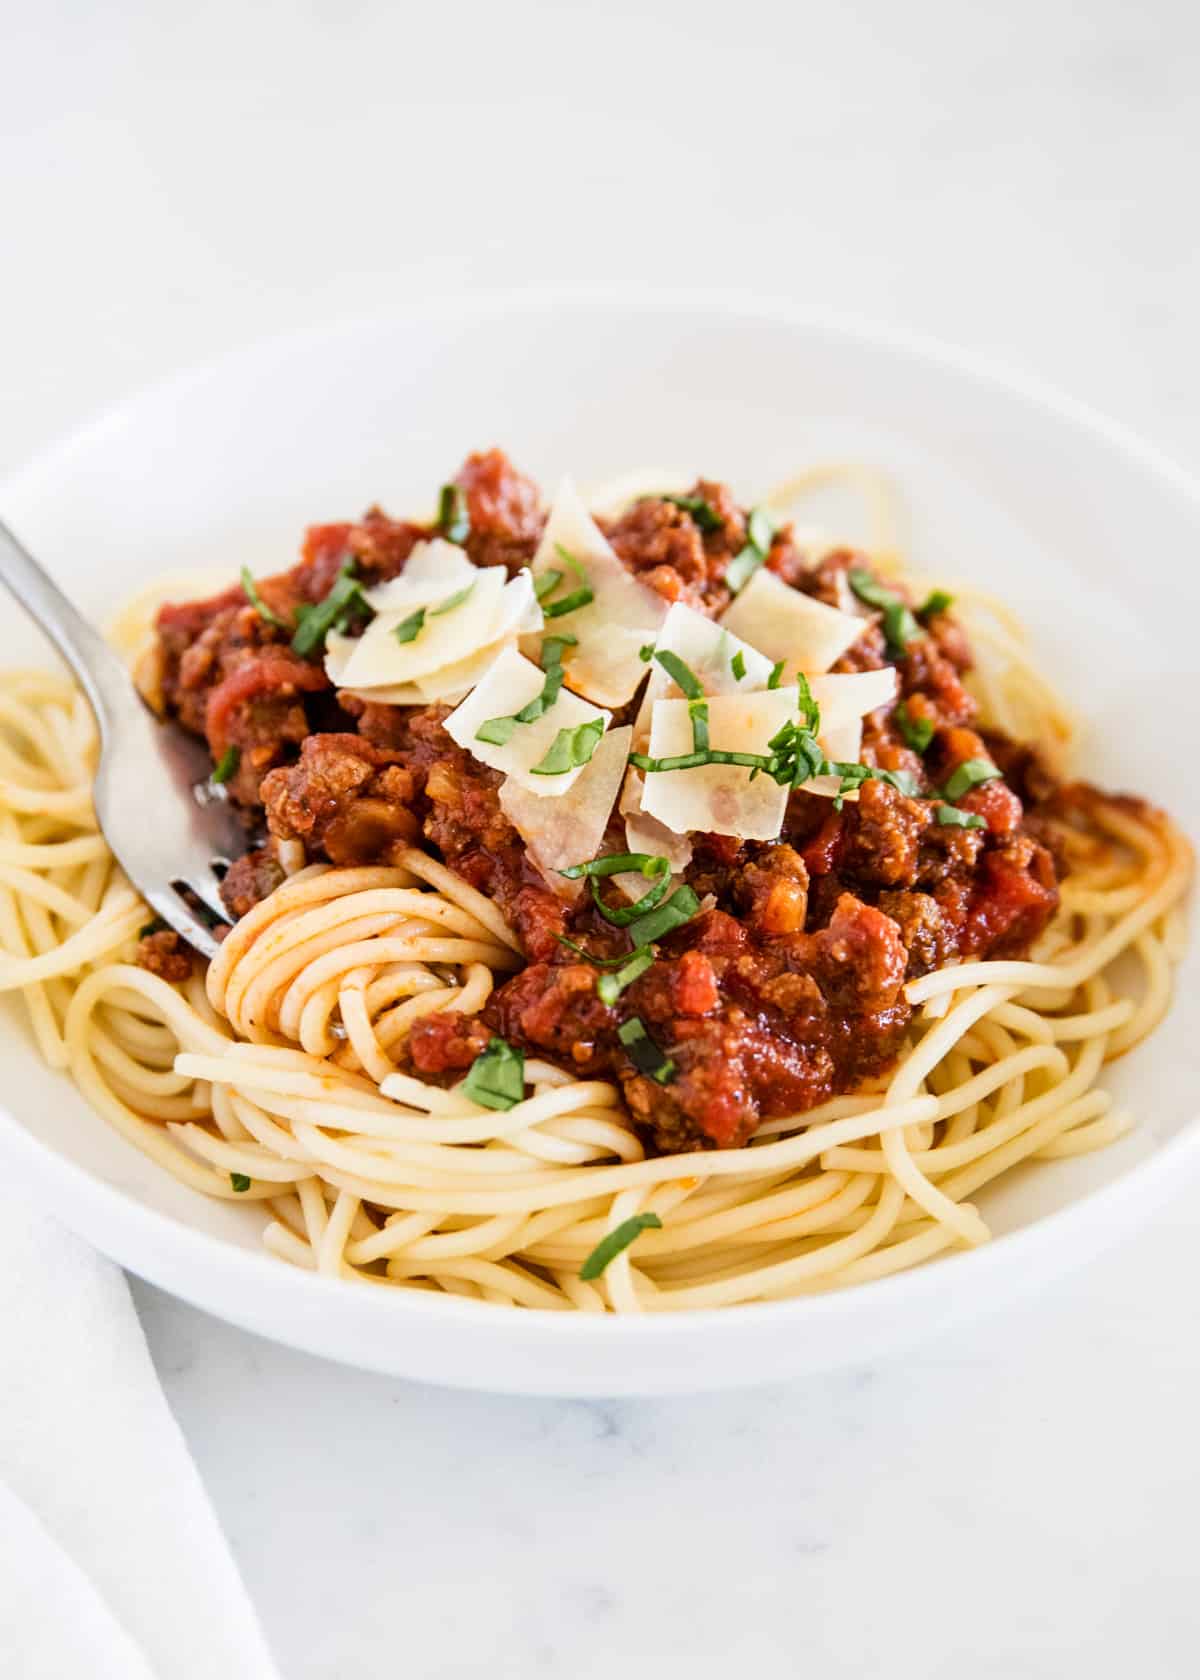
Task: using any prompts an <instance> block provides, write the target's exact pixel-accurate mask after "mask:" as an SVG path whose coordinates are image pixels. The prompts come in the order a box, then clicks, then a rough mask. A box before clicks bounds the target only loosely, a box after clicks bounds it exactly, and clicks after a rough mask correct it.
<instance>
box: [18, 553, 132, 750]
mask: <svg viewBox="0 0 1200 1680" xmlns="http://www.w3.org/2000/svg"><path fill="white" fill-rule="evenodd" d="M0 583H3V584H4V586H5V588H6V589H8V590H9V592H10V593H11V594H12V595H13V596H14V597H15V598H16V600H17V601H19V602H20V604H21V606H23V607H24V608H25V611H26V612H27V613H28V614H29V615H30V617H31V618H34V619H36V621H37V623H38V624H39V625H40V626H41V627H42V629H43V630H44V631H45V632H46V634H47V635H48V636H49V638H50V640H51V641H52V642H53V643H54V645H55V647H56V648H57V649H58V651H59V653H61V654H62V656H63V658H64V659H65V660H66V662H67V664H68V665H69V666H70V667H71V669H72V671H74V673H75V675H76V676H77V677H78V678H79V681H80V684H81V685H82V687H83V691H84V693H85V694H86V695H87V697H88V700H89V701H90V702H91V706H92V710H93V711H94V712H95V714H96V719H97V722H98V723H99V724H100V728H101V730H103V729H104V728H105V726H106V725H107V723H108V720H109V718H110V717H111V716H112V715H113V713H114V711H115V709H116V706H117V705H118V704H119V703H120V701H121V699H122V698H123V697H124V696H125V694H126V691H127V688H128V681H129V679H128V675H127V673H126V671H125V667H124V666H123V665H122V663H121V661H120V659H118V657H117V655H116V654H115V653H114V652H113V650H112V649H111V648H110V647H109V646H108V643H107V642H106V641H105V640H104V638H103V637H102V636H101V635H100V634H99V632H98V631H97V630H95V629H94V628H93V627H92V625H90V624H89V623H88V621H87V619H86V618H84V617H83V615H82V614H81V613H79V612H78V611H77V610H76V609H75V608H74V607H73V606H72V605H71V603H70V601H68V599H67V597H66V596H65V595H64V594H63V592H62V590H61V589H60V588H59V587H58V585H57V584H56V583H55V581H54V579H53V578H52V577H51V576H50V574H49V572H47V571H45V570H44V569H43V568H42V567H41V566H39V565H38V563H37V561H36V560H35V559H34V558H33V555H32V554H30V553H29V551H28V549H26V548H24V547H23V546H22V545H21V543H19V542H18V541H17V539H16V537H15V536H14V535H13V534H12V532H11V531H10V530H9V528H8V526H7V525H5V524H3V523H2V522H0Z"/></svg>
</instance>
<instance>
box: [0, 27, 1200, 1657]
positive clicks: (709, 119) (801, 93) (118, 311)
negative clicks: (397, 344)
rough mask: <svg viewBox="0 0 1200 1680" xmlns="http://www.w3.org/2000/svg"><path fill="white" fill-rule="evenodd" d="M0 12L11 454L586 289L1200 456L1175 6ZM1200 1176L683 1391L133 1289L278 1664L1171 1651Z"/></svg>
mask: <svg viewBox="0 0 1200 1680" xmlns="http://www.w3.org/2000/svg"><path fill="white" fill-rule="evenodd" d="M0 18H2V19H3V24H4V27H3V47H2V48H0V51H2V55H3V87H4V93H3V100H2V102H0V136H2V142H0V218H2V220H0V228H2V233H0V240H2V242H3V244H2V247H0V250H2V259H0V298H2V299H3V303H4V309H3V315H2V317H0V319H2V322H3V325H2V326H0V345H2V350H3V355H2V360H0V368H2V373H0V475H2V474H3V472H4V471H5V470H6V469H8V468H9V467H12V466H15V465H16V464H18V463H19V462H20V461H21V460H22V459H24V458H25V457H27V456H28V455H30V454H32V453H34V452H35V451H36V450H37V449H38V447H39V446H40V445H42V444H43V443H45V442H47V441H48V440H50V439H51V438H52V437H54V436H55V435H56V434H58V433H60V432H61V431H63V430H64V429H67V428H69V427H71V426H73V425H74V424H75V423H77V422H78V421H79V420H81V419H82V418H84V417H86V416H87V415H88V414H89V413H91V412H92V411H94V410H95V409H97V408H99V407H101V406H103V405H105V404H107V403H109V402H110V401H112V400H113V399H115V398H117V397H119V396H121V395H123V394H124V393H126V392H127V391H129V390H132V389H133V388H135V387H136V386H138V385H139V384H141V383H144V382H145V381H147V380H150V379H154V378H157V377H159V376H160V375H162V374H164V373H166V372H168V371H170V370H172V369H174V368H175V367H177V366H179V365H180V364H185V363H191V362H195V361H198V360H202V359H204V358H205V357H207V356H210V355H212V354H213V353H215V352H219V351H222V350H225V349H228V348H230V347H235V346H237V345H239V344H243V343H248V342H250V341H252V340H254V339H255V338H257V337H259V336H261V335H262V334H264V333H267V332H272V331H276V330H278V329H282V328H287V327H290V326H296V325H301V324H305V323H308V322H311V321H313V320H321V319H326V318H335V317H338V316H344V315H348V314H354V313H361V312H379V311H381V310H391V309H402V308H403V306H404V299H405V296H406V295H407V294H410V293H413V292H427V291H435V292H445V291H450V290H459V289H463V288H467V287H472V286H487V287H494V286H498V285H511V286H515V287H521V286H526V285H529V286H534V285H538V284H544V283H547V282H553V283H563V282H567V283H578V284H580V285H587V286H593V285H597V284H600V285H603V284H610V283H611V284H616V285H621V286H635V287H642V288H647V289H651V288H655V287H678V286H686V285H691V284H694V285H698V286H702V287H705V288H712V287H726V286H735V287H742V288H746V289H749V290H751V291H758V292H769V293H776V294H783V295H786V296H789V297H790V298H792V299H793V300H794V301H795V302H797V303H798V304H801V305H803V306H805V307H807V308H810V309H812V310H813V311H817V312H829V311H834V312H838V313H843V314H851V315H861V316H866V317H869V318H875V319H879V320H882V321H885V322H888V323H890V324H894V325H899V326H903V327H910V328H916V329H918V330H922V331H925V332H928V333H932V334H935V335H938V336H940V337H944V338H947V339H949V340H951V341H956V342H958V343H962V344H967V345H970V346H973V347H976V348H978V349H982V350H985V351H988V352H990V353H992V354H993V355H994V356H995V357H997V358H998V359H1001V360H1004V361H1007V362H1009V363H1010V364H1012V365H1014V366H1016V367H1018V368H1022V369H1026V370H1032V371H1035V372H1036V373H1038V374H1039V375H1041V376H1043V377H1044V378H1047V379H1049V380H1050V381H1052V382H1054V383H1057V384H1060V385H1062V386H1064V387H1065V388H1067V389H1068V390H1070V391H1071V392H1073V393H1074V394H1076V395H1078V396H1081V397H1084V398H1085V399H1088V400H1090V401H1092V402H1094V403H1095V404H1097V405H1098V406H1099V407H1101V408H1103V409H1106V410H1109V411H1111V412H1113V413H1114V414H1117V415H1119V416H1120V417H1121V418H1123V419H1125V420H1126V421H1128V422H1130V423H1132V424H1133V425H1134V426H1136V427H1138V428H1139V429H1141V430H1142V431H1143V432H1145V433H1146V434H1147V435H1148V436H1149V437H1151V438H1152V439H1153V440H1155V441H1156V442H1158V443H1160V444H1163V445H1165V446H1166V447H1167V449H1168V450H1170V451H1171V452H1172V453H1174V454H1175V455H1177V456H1178V457H1179V458H1180V459H1182V460H1183V461H1184V462H1185V463H1188V464H1191V465H1192V466H1193V467H1196V466H1197V465H1200V393H1198V391H1197V381H1196V351H1197V345H1198V342H1200V337H1198V334H1197V330H1196V326H1195V307H1196V298H1197V296H1198V295H1200V246H1198V243H1197V236H1196V230H1195V214H1194V186H1195V173H1196V163H1197V157H1196V153H1197V142H1198V141H1200V102H1198V101H1200V95H1198V93H1197V86H1198V71H1200V63H1198V57H1200V53H1198V49H1200V21H1198V14H1197V13H1196V11H1195V9H1194V8H1193V7H1192V6H1190V5H1186V4H1184V3H1182V0H1151V3H1149V4H1145V3H1144V4H1142V5H1140V6H1131V5H1129V4H1128V0H1122V3H1119V4H1118V3H1116V0H1090V3H1089V0H1075V3H1067V0H1040V3H1030V0H1007V3H1006V4H1004V5H988V6H982V5H972V4H970V3H969V0H959V3H934V0H922V3H912V0H909V3H905V4H899V3H897V4H889V3H887V0H877V3H875V4H871V5H863V4H842V5H838V4H836V0H835V3H833V4H830V3H829V0H825V3H824V4H821V5H819V6H817V5H811V4H802V3H785V0H774V3H769V0H741V3H739V4H737V5H729V4H722V5H714V4H711V3H710V0H696V3H694V4H692V5H688V6H684V5H677V4H657V5H655V4H646V3H643V4H640V5H635V4H633V3H632V0H609V3H607V4H604V5H599V4H594V5H590V6H584V5H576V4H571V3H560V4H557V5H551V4H538V3H537V0H510V3H509V4H507V5H505V4H500V3H499V0H492V3H491V4H480V3H478V0H460V3H459V4H457V5H453V6H451V5H446V4H444V3H443V4H441V5H438V4H436V3H434V0H428V3H426V4H424V5H421V6H419V7H417V6H409V5H403V4H395V5H390V6H389V5H385V4H373V3H371V0H313V3H311V4H308V5H288V4H283V3H276V4H253V3H250V0H242V3H240V4H238V3H231V0H210V3H208V4H205V5H203V6H195V7H193V6H188V7H184V6H182V5H178V4H176V5H171V4H156V5H152V4H145V5H140V6H139V5H136V4H132V3H130V0H109V3H108V4H105V5H98V4H96V3H95V0H92V3H91V4H86V3H84V0H57V3H55V0H42V3H40V4H38V5H37V6H30V5H23V6H20V7H18V6H17V5H16V4H15V0H3V3H2V4H0ZM463 425H464V436H463V442H464V446H466V445H467V444H472V443H479V444H486V443H489V442H492V441H502V440H492V439H474V438H473V437H472V436H471V433H470V415H469V412H468V413H465V414H464V421H463ZM353 511H354V510H337V509H314V510H313V513H314V517H318V516H333V515H336V514H337V513H339V512H353ZM1130 560H1131V564H1135V565H1136V564H1137V562H1138V557H1137V556H1136V555H1131V556H1130ZM1177 563H1180V564H1195V563H1196V560H1195V557H1191V556H1180V557H1178V562H1177ZM1196 1189H1197V1186H1196V1185H1195V1184H1192V1185H1191V1186H1183V1185H1181V1186H1180V1192H1179V1195H1178V1197H1177V1199H1176V1200H1175V1202H1174V1203H1173V1205H1172V1206H1171V1207H1170V1208H1169V1209H1168V1210H1167V1212H1166V1213H1165V1214H1164V1216H1163V1217H1162V1219H1161V1221H1160V1222H1159V1223H1158V1224H1156V1226H1155V1227H1154V1228H1153V1229H1150V1230H1147V1231H1145V1232H1143V1233H1142V1234H1141V1235H1140V1237H1139V1238H1138V1239H1137V1240H1136V1241H1135V1242H1133V1243H1130V1244H1126V1245H1125V1246H1123V1247H1122V1248H1120V1249H1118V1250H1117V1251H1114V1252H1113V1253H1112V1254H1111V1255H1109V1256H1106V1257H1104V1258H1102V1259H1099V1260H1097V1261H1096V1262H1095V1263H1094V1264H1092V1265H1090V1266H1089V1267H1088V1268H1087V1269H1086V1271H1084V1272H1083V1273H1081V1274H1080V1276H1079V1277H1078V1278H1077V1279H1076V1280H1075V1281H1074V1282H1072V1283H1070V1284H1067V1285H1063V1286H1060V1287H1057V1288H1055V1290H1054V1291H1053V1292H1052V1293H1050V1294H1049V1295H1047V1296H1046V1297H1045V1298H1044V1299H1042V1300H1040V1301H1039V1302H1037V1303H1035V1304H1033V1305H1029V1304H1027V1305H1025V1306H1023V1307H1021V1308H1020V1309H1019V1310H1018V1312H1016V1313H1015V1314H1014V1315H1012V1316H1010V1317H1008V1318H1006V1319H1003V1320H1000V1321H995V1322H988V1323H981V1324H979V1325H978V1326H975V1327H974V1328H973V1329H972V1330H971V1331H970V1332H969V1333H960V1334H959V1335H958V1336H956V1338H955V1339H954V1340H953V1341H952V1342H947V1341H946V1340H944V1339H943V1340H942V1341H940V1342H939V1341H932V1342H930V1344H929V1345H928V1346H927V1347H926V1348H925V1349H924V1350H922V1351H920V1352H918V1353H915V1354H913V1355H910V1356H908V1357H907V1358H905V1359H904V1360H902V1361H900V1362H898V1363H896V1364H893V1365H889V1366H883V1365H867V1364H864V1365H863V1366H862V1367H861V1368H859V1369H856V1370H852V1371H847V1372H845V1373H842V1374H839V1375H837V1376H831V1377H829V1378H826V1379H823V1380H820V1381H816V1382H809V1383H806V1384H804V1385H797V1386H795V1387H791V1388H780V1389H775V1390H771V1391H767V1392H758V1393H751V1394H746V1395H740V1396H739V1395H734V1396H724V1397H714V1398H700V1399H696V1400H692V1401H661V1402H653V1403H641V1402H621V1403H596V1404H583V1403H577V1402H571V1403H561V1404H560V1403H553V1402H543V1401H536V1402H535V1401H521V1400H515V1399H494V1398H488V1397H481V1396H467V1395H447V1394H444V1393H438V1392H434V1391H432V1390H423V1389H420V1388H416V1387H412V1386H406V1385H403V1384H400V1383H396V1382H392V1381H389V1380H385V1379H382V1378H376V1377H367V1376H362V1375H357V1374H355V1373H352V1372H348V1371H342V1370H338V1369H335V1368H333V1367H330V1366H326V1365H323V1364H321V1363H319V1362H318V1361H315V1360H312V1359H309V1358H306V1357H304V1356H302V1355H299V1354H293V1353H290V1352H286V1351H283V1350H280V1349H277V1348H273V1347H271V1346H269V1345H267V1344H265V1343H263V1342H259V1341H257V1340H255V1339H254V1338H252V1337H249V1336H246V1335H243V1334H241V1333H239V1332H236V1331H233V1330H230V1329H227V1328H225V1327H223V1326H221V1325H218V1324H216V1323H213V1322H211V1321H209V1320H207V1319H205V1318H203V1317H202V1316H201V1315H199V1314H197V1313H195V1312H193V1311H191V1310H190V1309H188V1308H185V1307H183V1306H180V1305H178V1304H176V1303H174V1302H172V1301H170V1300H168V1299H167V1298H166V1297H164V1296H162V1295H159V1294H158V1293H156V1292H155V1291H153V1290H150V1289H147V1288H142V1287H139V1288H138V1290H137V1297H138V1302H139V1306H140V1308H141V1311H142V1314H143V1319H144V1322H145V1324H146V1328H147V1331H148V1333H149V1336H150V1341H151V1346H152V1349H153V1351H154V1355H155V1358H156V1360H157V1362H158V1366H159V1369H160V1371H161V1373H162V1375H163V1377H164V1380H165V1382H166V1384H167V1388H168V1393H169V1395H170V1398H171V1400H172V1402H173V1404H174V1405H175V1407H176V1409H177V1412H178V1414H179V1416H180V1419H181V1421H182V1423H183V1426H184V1428H185V1430H186V1432H187V1434H188V1437H189V1440H190V1442H191V1445H192V1448H193V1450H194V1452H195V1454H196V1458H197V1461H198V1463H199V1466H200V1469H201V1472H202V1474H203V1475H204V1476H205V1479H206V1481H207V1483H208V1485H209V1488H210V1490H211V1492H212V1494H213V1497H214V1499H215V1501H216V1504H217V1507H218V1510H219V1512H220V1514H221V1516H222V1518H223V1520H224V1522H225V1524H226V1528H227V1530H228V1533H229V1535H230V1538H231V1541H232V1543H233V1546H234V1548H235V1551H236V1553H237V1556H238V1558H239V1561H240V1563H241V1565H242V1568H243V1570H244V1572H245V1574H246V1577H247V1580H248V1584H249V1586H250V1590H251V1592H252V1594H253V1596H254V1599H255V1602H256V1604H257V1606H258V1608H259V1611H260V1613H261V1615H262V1617H263V1619H264V1621H265V1624H266V1628H267V1632H268V1635H269V1636H270V1638H271V1639H272V1641H273V1644H274V1646H275V1648H276V1651H277V1652H278V1655H279V1658H280V1662H281V1666H282V1668H283V1670H284V1673H285V1676H286V1680H311V1677H315V1676H331V1677H332V1676H338V1677H340V1676H341V1675H343V1674H349V1673H351V1672H354V1671H356V1670H358V1669H360V1668H361V1669H363V1670H365V1671H366V1672H369V1673H378V1672H385V1671H386V1672H391V1671H393V1670H395V1671H397V1672H399V1671H403V1672H405V1673H407V1674H411V1675H413V1676H415V1677H418V1680H438V1677H442V1676H463V1675H474V1674H477V1673H482V1672H483V1671H484V1670H485V1669H486V1670H487V1671H488V1672H489V1673H493V1674H500V1675H502V1676H505V1677H507V1676H516V1677H518V1680H524V1677H525V1676H536V1675H540V1674H546V1675H550V1676H555V1677H558V1676H563V1675H570V1676H572V1680H590V1677H591V1676H593V1675H594V1676H604V1677H605V1680H610V1677H611V1676H612V1675H613V1674H620V1673H626V1672H629V1671H630V1670H632V1669H634V1668H636V1669H637V1670H639V1671H650V1670H652V1669H657V1670H659V1671H660V1672H664V1673H667V1674H674V1673H677V1672H687V1673H689V1674H691V1675H694V1676H700V1677H703V1676H708V1675H713V1676H716V1675H719V1674H720V1675H723V1674H725V1673H727V1672H729V1671H730V1669H731V1668H732V1669H734V1670H735V1671H736V1672H742V1673H752V1674H755V1675H760V1676H764V1677H767V1680H773V1677H775V1676H784V1675H792V1674H794V1673H800V1672H805V1673H809V1674H812V1675H813V1676H816V1677H818V1680H823V1677H824V1676H841V1675H843V1674H845V1675H850V1674H855V1675H857V1674H865V1673H869V1672H874V1673H880V1672H883V1673H887V1674H888V1675H891V1676H896V1677H899V1680H909V1677H911V1680H918V1677H920V1680H924V1677H925V1676H930V1675H935V1676H940V1675H951V1674H953V1675H956V1676H957V1675H959V1674H961V1673H965V1672H969V1673H971V1674H972V1675H973V1676H974V1677H975V1680H993V1677H994V1680H1008V1677H1009V1676H1012V1675H1014V1674H1016V1673H1021V1674H1022V1675H1023V1676H1028V1677H1033V1680H1037V1677H1040V1676H1043V1675H1044V1676H1046V1677H1047V1680H1049V1677H1050V1676H1054V1677H1055V1680H1058V1677H1060V1676H1062V1675H1064V1674H1068V1675H1074V1674H1077V1673H1078V1674H1083V1673H1087V1674H1088V1675H1089V1676H1092V1677H1098V1680H1107V1677H1109V1676H1112V1677H1113V1680H1116V1677H1118V1676H1120V1677H1122V1680H1124V1677H1125V1676H1126V1675H1127V1674H1128V1673H1129V1672H1130V1671H1131V1670H1133V1671H1135V1672H1137V1673H1139V1674H1147V1675H1152V1676H1154V1677H1156V1680H1157V1677H1160V1676H1163V1677H1174V1676H1180V1677H1182V1676H1184V1675H1191V1674H1193V1673H1194V1672H1195V1651H1196V1648H1197V1640H1198V1639H1200V1602H1198V1597H1197V1593H1196V1579H1195V1576H1196V1561H1197V1549H1196V1542H1195V1526H1194V1512H1195V1509H1196V1505H1197V1499H1198V1497H1200V1467H1198V1464H1197V1454H1196V1445H1195V1443H1196V1419H1197V1416H1198V1415H1200V1314H1198V1312H1197V1308H1196V1291H1197V1278H1198V1275H1200V1268H1198V1262H1200V1234H1197V1231H1196V1229H1195V1225H1194V1218H1193V1211H1192V1210H1193V1208H1194V1206H1195V1191H1196ZM81 1403H86V1400H85V1398H82V1397H81ZM198 1590H200V1591H202V1590H203V1588H202V1584H198Z"/></svg>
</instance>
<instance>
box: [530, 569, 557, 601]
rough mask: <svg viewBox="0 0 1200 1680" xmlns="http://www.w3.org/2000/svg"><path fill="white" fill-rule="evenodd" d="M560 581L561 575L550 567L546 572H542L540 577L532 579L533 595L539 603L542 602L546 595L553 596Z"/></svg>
mask: <svg viewBox="0 0 1200 1680" xmlns="http://www.w3.org/2000/svg"><path fill="white" fill-rule="evenodd" d="M562 580H563V574H562V573H561V572H560V571H557V570H556V569H555V568H554V567H553V566H551V568H550V570H549V571H548V572H543V573H542V574H541V576H540V577H537V578H535V579H534V583H533V593H534V594H535V595H536V596H537V598H538V600H539V601H544V600H545V598H546V596H547V595H553V593H554V591H555V590H556V589H557V588H558V586H559V584H560V583H561V582H562Z"/></svg>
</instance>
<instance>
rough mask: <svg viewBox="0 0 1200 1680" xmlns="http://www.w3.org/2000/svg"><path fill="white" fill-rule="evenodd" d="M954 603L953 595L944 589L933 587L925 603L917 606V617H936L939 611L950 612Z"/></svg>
mask: <svg viewBox="0 0 1200 1680" xmlns="http://www.w3.org/2000/svg"><path fill="white" fill-rule="evenodd" d="M953 605H954V597H953V595H948V594H947V593H946V591H945V590H944V589H931V590H930V592H929V594H928V596H927V597H926V599H925V604H924V605H923V606H920V607H918V608H917V617H918V618H921V619H925V618H935V617H936V616H937V614H938V613H944V612H949V611H950V608H951V607H952V606H953Z"/></svg>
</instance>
